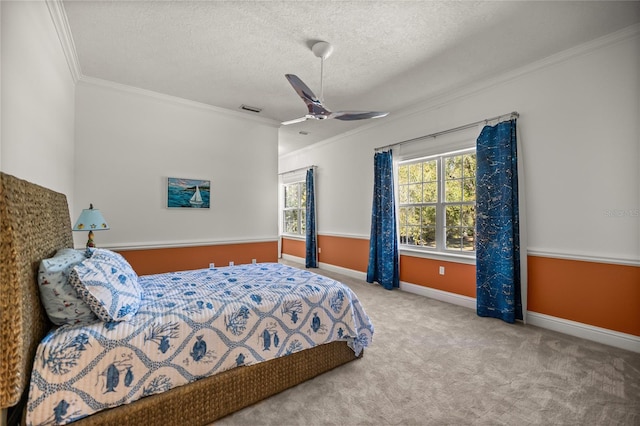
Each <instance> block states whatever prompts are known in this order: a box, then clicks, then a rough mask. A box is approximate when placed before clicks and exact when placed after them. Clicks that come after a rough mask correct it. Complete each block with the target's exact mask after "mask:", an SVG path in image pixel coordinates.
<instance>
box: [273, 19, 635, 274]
mask: <svg viewBox="0 0 640 426" xmlns="http://www.w3.org/2000/svg"><path fill="white" fill-rule="evenodd" d="M639 28H640V27H638V26H635V27H632V28H629V29H627V30H623V31H621V32H619V33H616V34H612V35H610V36H608V37H605V38H604V39H600V40H597V41H595V42H593V43H590V44H588V45H585V46H579V47H577V48H575V49H572V50H571V51H568V52H565V53H563V54H561V55H557V56H555V57H552V58H548V59H547V60H546V61H542V62H539V63H536V64H532V65H530V66H529V67H526V68H525V69H521V70H517V71H514V72H512V73H510V74H508V75H504V76H498V77H496V78H494V79H493V80H491V81H486V82H479V83H477V84H476V85H474V86H473V87H466V88H461V89H460V90H459V91H458V92H456V93H450V94H447V95H445V96H443V97H442V98H441V99H439V100H436V101H432V102H430V103H429V104H426V105H422V106H418V107H416V108H414V109H413V110H414V111H415V112H414V113H412V114H403V115H398V116H396V117H393V116H391V115H390V116H389V117H387V118H384V119H380V120H375V122H372V124H371V125H369V126H367V127H366V128H365V129H363V130H361V131H358V132H354V133H352V134H350V135H347V136H344V137H339V138H335V139H331V140H328V141H324V142H321V143H319V144H316V145H314V146H312V147H310V148H308V149H304V150H301V151H298V152H294V153H292V154H289V155H286V156H283V157H281V158H280V164H279V169H280V172H285V171H287V170H292V169H296V168H298V167H304V166H307V165H311V164H315V165H317V166H318V175H317V180H316V185H317V208H318V232H319V233H320V234H334V235H346V236H361V237H363V238H368V236H369V233H370V224H371V201H372V193H373V155H374V148H376V147H380V146H384V145H388V144H392V143H394V142H400V141H403V140H406V139H410V138H415V137H420V136H423V135H427V134H430V133H434V132H438V131H443V130H447V129H450V128H454V127H457V126H460V125H464V124H467V123H471V122H475V121H478V120H483V119H485V118H489V117H493V116H496V115H500V114H504V113H509V112H511V111H518V112H519V113H520V118H519V120H518V126H519V132H520V140H521V142H522V152H520V155H521V156H522V158H523V159H524V175H525V181H526V182H525V190H526V203H527V207H526V213H527V220H528V249H529V250H530V251H533V252H537V253H539V254H549V255H559V256H567V257H572V256H575V257H578V258H587V259H588V258H597V259H601V260H607V259H610V260H611V261H614V262H617V261H620V262H630V263H632V264H638V263H640V242H639V241H640V218H639V217H638V209H639V208H640V191H639V189H638V186H639V185H638V182H640V167H639V164H640V149H639V145H640V36H639V34H638V33H639ZM425 84H428V83H425ZM478 133H479V132H478ZM426 143H429V142H426Z"/></svg>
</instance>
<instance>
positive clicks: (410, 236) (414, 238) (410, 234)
mask: <svg viewBox="0 0 640 426" xmlns="http://www.w3.org/2000/svg"><path fill="white" fill-rule="evenodd" d="M419 240H420V227H419V226H407V244H412V245H416V244H418V241H419Z"/></svg>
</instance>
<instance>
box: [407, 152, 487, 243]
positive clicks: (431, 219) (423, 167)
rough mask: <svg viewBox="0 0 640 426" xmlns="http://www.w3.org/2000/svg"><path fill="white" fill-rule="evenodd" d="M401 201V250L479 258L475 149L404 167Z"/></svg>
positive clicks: (419, 160)
mask: <svg viewBox="0 0 640 426" xmlns="http://www.w3.org/2000/svg"><path fill="white" fill-rule="evenodd" d="M398 199H399V202H398V206H399V232H400V244H402V245H405V246H410V247H412V248H416V247H419V248H421V249H425V250H433V251H440V252H458V253H463V254H473V253H474V251H475V225H476V212H475V199H476V154H475V150H474V149H470V150H466V151H457V152H452V153H447V154H442V155H437V156H432V157H425V158H420V159H417V160H409V161H402V162H400V163H399V167H398Z"/></svg>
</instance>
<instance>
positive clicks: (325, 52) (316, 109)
mask: <svg viewBox="0 0 640 426" xmlns="http://www.w3.org/2000/svg"><path fill="white" fill-rule="evenodd" d="M311 51H312V52H313V54H314V55H316V56H317V57H318V58H320V59H321V68H320V87H321V89H320V98H318V97H317V96H316V95H315V94H314V93H313V91H312V90H311V89H310V88H309V86H307V85H306V84H304V82H303V81H302V80H301V79H300V78H299V77H298V76H296V75H294V74H285V77H286V78H287V80H288V81H289V84H291V86H292V87H293V89H294V90H295V91H296V93H297V94H298V96H300V98H301V99H302V101H303V102H304V103H305V104H306V105H307V109H308V111H309V112H308V114H306V115H305V116H304V117H300V118H296V119H294V120H289V121H283V122H282V125H283V126H288V125H290V124H295V123H300V122H303V121H306V120H326V119H331V118H334V119H336V120H342V121H354V120H364V119H369V118H380V117H385V116H386V115H388V114H389V113H388V112H376V111H337V112H332V111H330V110H329V109H328V108H327V107H325V106H324V105H323V102H324V99H322V98H323V96H322V95H323V93H322V92H323V91H322V80H323V75H322V74H323V69H324V60H325V59H327V58H328V57H329V56H331V54H332V53H333V46H332V45H331V44H330V43H327V42H326V41H319V42H317V43H315V44H314V45H313V46H311Z"/></svg>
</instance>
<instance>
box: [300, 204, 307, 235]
mask: <svg viewBox="0 0 640 426" xmlns="http://www.w3.org/2000/svg"><path fill="white" fill-rule="evenodd" d="M306 230H307V212H306V211H305V210H300V233H301V234H304V233H305V232H306Z"/></svg>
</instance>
